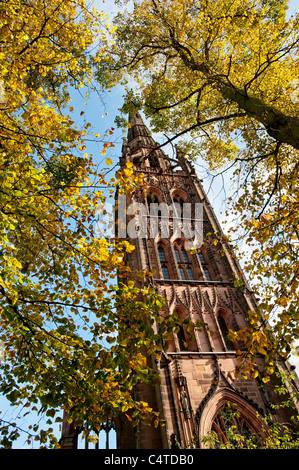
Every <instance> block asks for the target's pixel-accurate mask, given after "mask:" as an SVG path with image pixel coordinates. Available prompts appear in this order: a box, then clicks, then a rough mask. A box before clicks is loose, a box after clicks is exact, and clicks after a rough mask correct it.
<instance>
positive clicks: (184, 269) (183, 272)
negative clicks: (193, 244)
mask: <svg viewBox="0 0 299 470" xmlns="http://www.w3.org/2000/svg"><path fill="white" fill-rule="evenodd" d="M174 252H175V258H176V260H177V263H178V265H179V274H180V278H181V279H182V280H183V281H185V280H188V279H189V280H191V281H192V280H194V275H193V270H192V263H191V261H190V260H189V257H188V253H187V251H186V250H185V248H184V247H183V246H182V245H176V246H175V247H174Z"/></svg>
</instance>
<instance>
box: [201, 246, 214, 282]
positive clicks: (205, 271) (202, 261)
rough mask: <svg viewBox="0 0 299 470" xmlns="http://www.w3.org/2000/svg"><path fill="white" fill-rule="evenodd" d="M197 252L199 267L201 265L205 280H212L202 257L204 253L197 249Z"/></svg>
mask: <svg viewBox="0 0 299 470" xmlns="http://www.w3.org/2000/svg"><path fill="white" fill-rule="evenodd" d="M197 254H198V258H199V261H200V264H201V267H202V271H203V274H204V278H205V280H206V281H212V277H211V274H210V271H209V268H208V267H207V262H206V259H205V257H204V254H203V253H202V251H198V253H197Z"/></svg>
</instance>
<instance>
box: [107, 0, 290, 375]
mask: <svg viewBox="0 0 299 470" xmlns="http://www.w3.org/2000/svg"><path fill="white" fill-rule="evenodd" d="M119 3H121V4H123V3H127V2H119ZM132 3H133V7H134V8H133V9H132V8H131V9H128V12H126V11H125V10H123V11H122V12H121V13H119V15H118V16H117V17H116V19H115V22H114V24H115V26H116V32H115V39H114V44H113V45H112V46H111V47H109V48H107V55H106V57H105V54H104V57H103V58H104V59H105V60H103V61H102V62H101V66H100V68H99V80H102V83H104V80H106V81H108V82H109V84H110V85H111V84H112V83H119V82H121V83H123V84H124V85H125V86H126V87H127V94H126V101H125V105H124V107H123V111H126V112H127V111H129V110H133V111H134V110H136V109H139V108H143V110H144V113H145V115H146V116H147V117H148V118H149V119H150V122H151V126H152V129H153V131H159V132H165V133H167V135H168V140H167V141H168V142H172V141H174V140H175V139H178V138H182V137H184V140H182V141H181V142H179V146H180V147H181V149H183V150H184V151H185V153H186V154H187V155H188V156H187V158H191V159H193V160H194V159H196V158H201V159H202V160H204V161H206V162H207V163H208V164H209V167H210V169H212V170H213V171H221V172H223V171H224V169H226V168H228V167H234V169H235V171H234V179H235V181H236V182H237V185H236V187H237V188H238V190H236V192H235V194H234V195H233V197H232V200H231V204H230V212H229V213H228V216H229V218H230V219H231V218H234V217H235V218H236V220H237V222H238V232H237V235H234V236H235V237H236V236H237V237H238V238H237V239H236V240H237V244H238V243H239V246H240V245H241V241H242V243H244V242H246V243H247V245H245V246H246V248H247V253H245V254H246V255H247V257H248V258H249V261H248V262H247V263H245V271H246V272H247V274H248V276H249V279H250V280H253V281H255V283H256V291H257V292H258V291H260V292H259V294H260V296H261V297H262V299H263V301H262V302H261V305H260V308H259V311H258V312H249V321H250V325H249V328H248V329H246V330H244V331H243V332H240V333H238V334H235V339H241V340H243V341H244V342H245V345H246V346H247V350H248V354H247V365H248V371H249V372H250V373H252V374H253V375H254V376H255V374H256V373H257V371H256V366H255V364H256V360H255V359H256V354H262V355H263V356H264V357H265V359H266V363H267V364H268V365H267V368H266V371H265V373H266V374H268V373H272V372H273V370H274V369H273V364H274V362H275V358H276V356H277V354H282V355H283V356H285V357H287V356H288V355H289V353H290V350H291V344H292V341H293V340H295V339H298V337H299V330H298V311H299V303H298V273H299V261H298V255H299V252H298V248H299V244H298V242H299V239H298V237H299V232H298V205H299V195H298V190H299V188H298V165H299V159H298V155H299V154H298V149H299V119H298V102H299V100H298V90H297V87H298V82H297V81H296V80H297V77H298V76H299V70H298V64H299V61H298V47H299V34H298V27H299V17H298V15H296V16H294V17H287V15H286V11H287V8H288V2H287V1H286V0H272V1H268V0H260V1H258V0H238V1H230V2H226V1H223V0H215V1H213V2H211V1H205V0H200V1H195V0H160V1H159V0H140V1H134V2H129V5H131V6H132ZM101 52H102V51H101ZM130 80H131V81H132V82H130ZM131 83H133V85H132V86H131ZM240 232H241V235H242V237H243V240H240V239H239V234H240ZM226 241H227V240H226ZM231 242H233V239H232V238H231ZM251 245H252V246H251ZM248 246H249V248H250V250H249V251H248ZM256 281H257V282H256Z"/></svg>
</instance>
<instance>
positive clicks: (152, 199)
mask: <svg viewBox="0 0 299 470" xmlns="http://www.w3.org/2000/svg"><path fill="white" fill-rule="evenodd" d="M146 202H147V206H148V208H149V209H150V205H151V204H159V199H158V196H156V194H149V195H148V196H147V198H146Z"/></svg>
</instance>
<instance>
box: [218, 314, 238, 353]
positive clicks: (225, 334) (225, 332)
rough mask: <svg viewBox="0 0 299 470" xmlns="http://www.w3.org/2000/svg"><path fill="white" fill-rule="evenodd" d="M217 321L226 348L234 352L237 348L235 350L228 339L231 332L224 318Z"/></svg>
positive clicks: (219, 317)
mask: <svg viewBox="0 0 299 470" xmlns="http://www.w3.org/2000/svg"><path fill="white" fill-rule="evenodd" d="M217 320H218V325H219V328H220V331H221V334H222V337H223V339H224V342H225V346H226V348H227V349H228V350H229V351H233V350H234V349H235V348H234V345H233V343H232V342H231V340H230V339H229V338H228V334H229V331H228V328H227V326H226V323H225V320H224V318H223V317H221V316H218V318H217Z"/></svg>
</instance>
